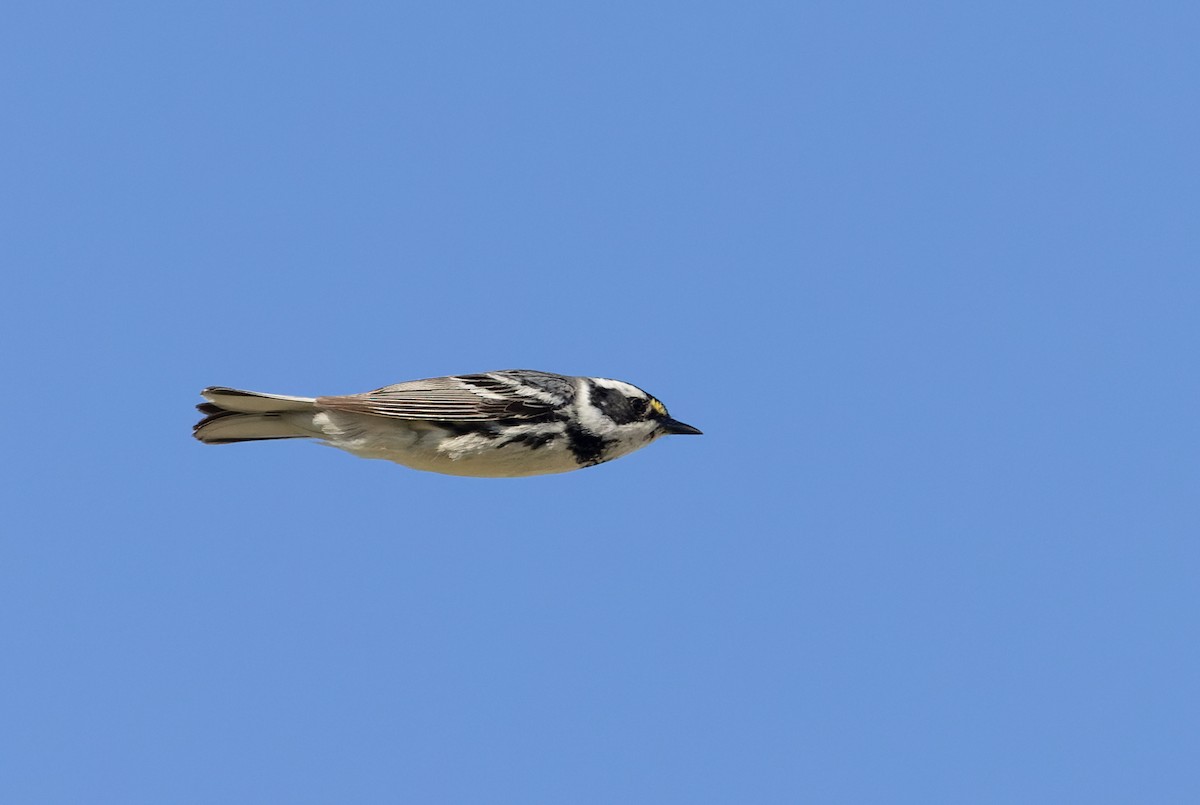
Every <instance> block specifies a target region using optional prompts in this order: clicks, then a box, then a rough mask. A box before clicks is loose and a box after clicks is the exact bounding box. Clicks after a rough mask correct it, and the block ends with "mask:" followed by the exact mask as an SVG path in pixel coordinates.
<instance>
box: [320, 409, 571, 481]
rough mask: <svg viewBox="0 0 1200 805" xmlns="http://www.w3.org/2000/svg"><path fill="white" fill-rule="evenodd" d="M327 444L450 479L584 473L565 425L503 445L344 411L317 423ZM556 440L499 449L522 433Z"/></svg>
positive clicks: (522, 429) (530, 429) (534, 428)
mask: <svg viewBox="0 0 1200 805" xmlns="http://www.w3.org/2000/svg"><path fill="white" fill-rule="evenodd" d="M313 422H314V424H315V425H316V426H317V427H319V428H320V429H321V431H322V433H323V438H324V441H325V442H326V443H327V444H329V445H330V446H332V447H337V448H340V449H342V450H345V451H347V452H349V453H353V454H354V455H356V456H360V457H362V458H378V459H384V460H386V461H394V462H396V463H397V464H403V465H404V466H406V467H412V468H413V469H417V470H426V471H429V472H440V473H445V474H447V475H468V476H474V477H480V478H515V477H520V476H527V475H546V474H551V473H559V472H568V471H570V470H577V469H579V463H578V462H577V461H576V460H575V457H574V454H572V453H571V451H570V449H569V448H568V446H567V440H566V437H565V436H564V435H562V432H563V425H562V424H561V423H551V424H548V425H525V426H518V428H517V429H514V430H513V431H512V432H510V433H507V434H505V437H504V438H502V439H489V438H488V437H486V436H482V435H479V434H471V433H468V434H464V435H462V436H455V435H453V434H451V433H449V432H448V431H446V430H444V429H442V428H441V427H439V426H438V424H437V423H436V422H429V421H424V420H401V419H393V418H390V417H375V416H366V415H362V414H350V413H345V412H339V411H321V412H320V413H318V414H316V416H314V417H313ZM547 431H550V432H553V433H555V434H556V438H555V439H554V440H553V441H551V442H550V443H548V444H544V445H542V446H541V447H538V448H536V449H533V448H531V447H530V446H529V445H527V444H525V443H521V442H511V443H509V444H505V445H503V446H497V443H498V442H499V441H504V440H506V439H507V438H508V437H511V436H514V435H517V434H519V433H545V432H547Z"/></svg>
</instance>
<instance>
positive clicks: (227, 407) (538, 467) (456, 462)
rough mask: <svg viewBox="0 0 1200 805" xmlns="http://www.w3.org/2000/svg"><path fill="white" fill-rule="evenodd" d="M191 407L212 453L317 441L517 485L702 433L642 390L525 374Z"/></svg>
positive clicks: (236, 398) (228, 397)
mask: <svg viewBox="0 0 1200 805" xmlns="http://www.w3.org/2000/svg"><path fill="white" fill-rule="evenodd" d="M200 393H201V394H202V395H203V396H204V398H205V399H206V400H208V402H206V403H201V404H200V405H198V406H196V407H197V408H199V409H200V411H201V412H202V413H204V414H206V415H207V416H205V418H204V419H202V420H201V421H200V422H198V423H196V426H195V428H194V429H193V435H194V436H195V437H196V438H197V439H199V440H200V441H202V442H204V443H205V444H228V443H230V442H249V441H259V440H262V439H302V438H313V439H320V440H322V441H324V442H325V443H327V444H330V445H332V446H334V447H339V448H341V449H342V450H346V451H348V452H351V453H353V454H354V455H356V456H362V457H363V458H382V459H387V460H388V461H395V462H396V463H397V464H403V465H405V466H407V467H412V468H413V469H418V470H429V471H431V472H441V473H446V474H448V475H473V476H477V477H487V478H514V477H518V476H523V475H546V474H549V473H555V472H567V471H569V470H577V469H579V468H580V467H590V466H592V465H594V464H600V463H603V462H605V461H611V460H612V459H614V458H620V457H621V456H623V455H626V454H627V453H632V452H633V451H634V450H637V449H638V448H640V447H645V446H646V445H648V444H650V442H652V441H654V440H655V439H657V438H658V437H659V436H664V435H666V434H668V433H700V431H699V430H697V429H696V428H693V427H692V426H691V425H685V424H683V423H682V422H679V421H677V420H674V419H672V418H671V417H670V416H668V414H667V409H666V407H665V406H664V405H663V404H662V403H661V402H659V401H658V400H657V399H655V398H654V397H652V396H651V395H649V394H647V393H646V392H644V391H642V390H641V389H640V388H638V387H637V386H632V385H630V384H629V383H623V382H621V381H620V380H609V379H607V378H602V377H566V376H564V375H556V374H551V373H549V372H535V371H533V370H530V369H509V370H505V371H501V372H486V373H483V374H477V375H456V376H453V377H434V378H430V379H428V380H412V381H409V382H407V383H397V384H396V385H394V386H384V387H383V388H381V389H376V390H375V391H368V392H365V393H363V394H347V395H345V396H340V397H288V396H284V395H280V394H261V393H259V392H255V391H240V390H238V389H230V388H222V387H219V386H214V387H211V388H206V389H204V391H202V392H200Z"/></svg>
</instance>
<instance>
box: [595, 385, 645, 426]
mask: <svg viewBox="0 0 1200 805" xmlns="http://www.w3.org/2000/svg"><path fill="white" fill-rule="evenodd" d="M588 386H589V389H588V396H589V398H590V400H591V402H592V405H594V406H596V408H598V409H600V413H602V414H604V415H605V416H606V417H608V418H609V419H611V420H612V421H613V422H616V423H617V424H618V425H628V424H629V423H630V422H637V421H639V420H641V418H642V415H643V414H644V413H645V412H646V401H645V400H638V399H630V398H629V397H626V396H625V395H624V394H622V393H621V392H619V391H617V390H616V389H609V388H605V387H604V386H597V385H595V384H594V383H589V384H588Z"/></svg>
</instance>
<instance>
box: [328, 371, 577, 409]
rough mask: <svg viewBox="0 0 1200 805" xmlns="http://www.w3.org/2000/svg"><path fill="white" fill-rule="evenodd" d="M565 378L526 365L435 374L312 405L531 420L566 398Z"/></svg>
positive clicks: (569, 389)
mask: <svg viewBox="0 0 1200 805" xmlns="http://www.w3.org/2000/svg"><path fill="white" fill-rule="evenodd" d="M574 391H575V386H574V384H573V383H572V382H571V381H570V379H569V378H566V377H562V376H561V375H552V374H548V373H545V372H533V371H531V370H523V369H517V370H507V371H503V372H488V373H486V374H478V375H457V376H453V377H434V378H430V379H428V380H411V381H409V382H407V383H397V384H396V385H394V386H384V387H383V388H381V389H376V390H375V391H368V392H364V393H363V394H347V395H345V396H341V397H318V398H317V401H316V402H317V408H318V409H320V408H324V409H329V410H333V411H345V412H347V413H353V414H367V415H370V416H384V417H392V418H394V419H426V420H437V421H455V420H459V421H463V420H465V421H475V422H480V421H486V420H496V419H536V418H538V417H541V416H545V415H546V414H549V413H550V412H552V411H554V410H555V409H556V408H558V407H560V406H561V405H562V404H563V403H566V402H570V400H571V398H572V397H573V395H574Z"/></svg>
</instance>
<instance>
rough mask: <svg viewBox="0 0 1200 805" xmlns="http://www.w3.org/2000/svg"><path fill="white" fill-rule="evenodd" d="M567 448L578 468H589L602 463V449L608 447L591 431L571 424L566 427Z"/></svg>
mask: <svg viewBox="0 0 1200 805" xmlns="http://www.w3.org/2000/svg"><path fill="white" fill-rule="evenodd" d="M567 446H568V447H569V448H571V452H572V453H573V454H574V455H575V460H576V461H577V462H579V466H581V467H590V466H592V465H593V464H599V463H600V462H602V461H604V448H605V447H607V446H608V445H607V442H606V441H605V440H604V439H601V438H600V437H599V436H597V435H596V434H594V433H592V432H591V431H588V430H584V429H583V428H581V427H579V426H578V425H575V424H571V425H568V426H567Z"/></svg>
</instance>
